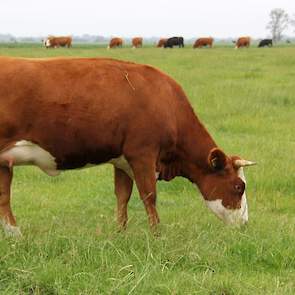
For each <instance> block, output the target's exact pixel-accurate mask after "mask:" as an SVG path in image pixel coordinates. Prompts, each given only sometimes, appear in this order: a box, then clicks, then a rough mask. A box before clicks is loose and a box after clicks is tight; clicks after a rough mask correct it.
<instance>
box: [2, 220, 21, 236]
mask: <svg viewBox="0 0 295 295" xmlns="http://www.w3.org/2000/svg"><path fill="white" fill-rule="evenodd" d="M0 223H1V224H2V226H3V229H4V232H5V234H6V235H7V236H9V237H15V238H17V237H21V236H22V233H21V231H20V229H19V227H18V226H13V225H11V224H8V223H7V222H5V221H4V220H0Z"/></svg>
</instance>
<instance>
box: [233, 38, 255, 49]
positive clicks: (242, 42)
mask: <svg viewBox="0 0 295 295" xmlns="http://www.w3.org/2000/svg"><path fill="white" fill-rule="evenodd" d="M250 42H251V38H250V37H240V38H239V39H238V40H237V41H236V42H235V43H236V47H235V48H241V47H247V48H248V47H249V46H250Z"/></svg>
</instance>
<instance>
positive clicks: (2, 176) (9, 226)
mask: <svg viewBox="0 0 295 295" xmlns="http://www.w3.org/2000/svg"><path fill="white" fill-rule="evenodd" d="M11 180H12V168H8V167H1V166H0V222H1V223H2V225H3V228H4V231H5V233H6V234H7V235H9V236H21V232H20V230H19V228H18V227H17V226H16V221H15V218H14V216H13V214H12V211H11V207H10V186H11Z"/></svg>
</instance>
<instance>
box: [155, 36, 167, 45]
mask: <svg viewBox="0 0 295 295" xmlns="http://www.w3.org/2000/svg"><path fill="white" fill-rule="evenodd" d="M167 40H168V39H167V38H161V39H160V40H159V42H158V44H157V47H164V45H165V43H166V41H167Z"/></svg>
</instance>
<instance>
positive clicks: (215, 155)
mask: <svg viewBox="0 0 295 295" xmlns="http://www.w3.org/2000/svg"><path fill="white" fill-rule="evenodd" d="M254 164H255V163H254V162H250V161H246V160H242V159H240V158H239V157H236V156H233V157H228V156H226V155H225V154H224V152H223V151H221V150H220V149H219V148H214V149H212V150H211V151H210V153H209V155H208V159H207V165H208V170H207V171H206V173H204V174H203V175H202V177H201V181H200V182H199V183H198V185H199V188H200V191H201V193H202V195H203V197H204V200H205V202H206V205H207V206H208V207H209V208H210V209H211V210H212V211H213V212H214V213H215V214H216V215H217V216H218V217H219V218H220V219H222V220H223V221H224V222H225V223H226V224H232V225H241V224H245V223H246V222H247V221H248V207H247V199H246V192H245V188H246V179H245V176H244V171H243V167H245V166H251V165H254Z"/></svg>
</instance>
